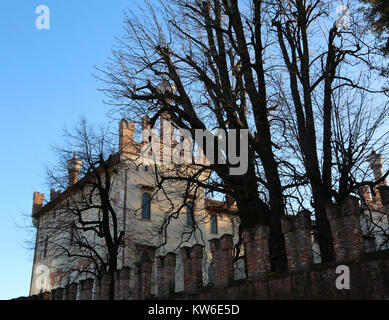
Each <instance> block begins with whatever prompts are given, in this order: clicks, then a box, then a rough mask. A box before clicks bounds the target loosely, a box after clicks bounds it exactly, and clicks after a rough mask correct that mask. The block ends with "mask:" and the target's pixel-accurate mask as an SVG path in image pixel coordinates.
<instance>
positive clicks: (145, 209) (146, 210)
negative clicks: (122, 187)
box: [142, 193, 151, 220]
mask: <svg viewBox="0 0 389 320" xmlns="http://www.w3.org/2000/svg"><path fill="white" fill-rule="evenodd" d="M150 201H151V197H150V195H149V194H148V193H144V194H143V195H142V219H144V220H150Z"/></svg>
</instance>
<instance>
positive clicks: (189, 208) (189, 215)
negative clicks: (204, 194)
mask: <svg viewBox="0 0 389 320" xmlns="http://www.w3.org/2000/svg"><path fill="white" fill-rule="evenodd" d="M193 222H194V211H193V202H192V201H189V202H187V203H186V225H187V226H188V227H193Z"/></svg>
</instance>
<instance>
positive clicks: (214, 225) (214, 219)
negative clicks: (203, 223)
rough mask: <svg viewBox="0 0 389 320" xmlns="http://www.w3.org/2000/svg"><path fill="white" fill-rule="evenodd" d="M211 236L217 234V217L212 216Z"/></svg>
mask: <svg viewBox="0 0 389 320" xmlns="http://www.w3.org/2000/svg"><path fill="white" fill-rule="evenodd" d="M211 234H217V215H216V214H211Z"/></svg>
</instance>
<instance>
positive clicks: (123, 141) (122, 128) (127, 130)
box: [119, 119, 135, 152]
mask: <svg viewBox="0 0 389 320" xmlns="http://www.w3.org/2000/svg"><path fill="white" fill-rule="evenodd" d="M134 134H135V122H129V121H128V120H126V119H122V121H120V124H119V152H128V150H129V149H128V147H129V146H130V145H131V142H133V141H134Z"/></svg>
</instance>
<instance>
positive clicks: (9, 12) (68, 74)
mask: <svg viewBox="0 0 389 320" xmlns="http://www.w3.org/2000/svg"><path fill="white" fill-rule="evenodd" d="M39 5H46V6H48V7H49V9H50V29H49V30H38V29H37V28H36V27H35V20H36V18H37V17H38V14H36V13H35V9H36V7H37V6H39ZM134 5H135V1H134V0H113V1H109V0H82V1H80V0H2V1H1V6H0V41H1V45H0V120H1V121H0V124H1V125H0V137H1V140H0V141H1V142H0V168H1V183H0V219H1V220H0V221H1V222H0V299H9V298H15V297H19V296H25V295H28V291H29V286H30V277H31V268H32V256H33V254H32V252H31V251H29V250H27V249H25V248H24V247H23V246H24V244H23V241H24V240H25V239H26V238H28V235H27V233H26V231H25V230H24V229H21V228H19V227H18V225H25V224H26V223H28V221H26V219H25V218H24V217H23V216H24V215H26V214H27V215H30V214H31V206H32V194H33V192H34V191H44V190H46V189H47V186H46V184H45V170H44V164H45V163H48V162H50V161H51V160H52V159H53V153H52V151H51V149H50V146H51V145H52V144H54V143H58V142H61V139H62V138H61V136H62V132H63V128H64V126H65V125H66V126H68V127H71V126H72V125H73V124H74V123H76V122H77V120H78V119H79V117H80V116H85V117H86V118H87V119H88V120H90V121H91V122H103V121H105V115H106V112H107V111H108V107H107V106H106V105H104V104H103V99H104V97H103V95H102V94H101V93H100V92H98V91H97V88H98V87H99V83H98V82H97V81H96V79H95V78H93V76H92V73H93V72H94V70H93V66H94V65H97V66H99V65H100V66H101V65H102V64H103V63H104V61H105V60H106V57H107V56H109V54H110V49H111V48H112V46H113V44H114V42H115V36H120V35H121V34H122V32H123V31H122V26H123V24H122V21H123V13H124V10H125V9H126V8H129V7H131V8H132V9H133V7H134ZM47 196H48V195H46V197H47Z"/></svg>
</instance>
